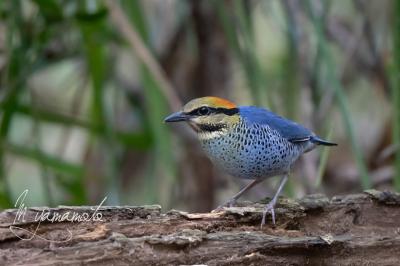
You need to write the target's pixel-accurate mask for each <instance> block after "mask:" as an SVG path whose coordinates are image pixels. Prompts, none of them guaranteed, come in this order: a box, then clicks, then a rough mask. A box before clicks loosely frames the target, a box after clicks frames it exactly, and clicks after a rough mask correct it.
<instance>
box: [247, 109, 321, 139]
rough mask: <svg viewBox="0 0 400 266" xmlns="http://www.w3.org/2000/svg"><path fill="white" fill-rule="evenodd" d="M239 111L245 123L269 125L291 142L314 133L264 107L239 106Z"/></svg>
mask: <svg viewBox="0 0 400 266" xmlns="http://www.w3.org/2000/svg"><path fill="white" fill-rule="evenodd" d="M239 113H240V116H241V117H242V118H243V119H245V121H246V122H247V123H256V124H259V125H266V126H269V127H270V128H271V129H274V130H276V131H278V132H279V133H280V134H281V135H282V137H284V138H286V139H287V140H289V141H292V142H296V141H301V140H304V139H307V138H309V137H310V136H313V135H314V134H313V133H312V132H311V131H310V130H309V129H307V128H305V127H303V126H302V125H299V124H297V123H295V122H293V121H291V120H289V119H286V118H283V117H281V116H279V115H277V114H275V113H273V112H271V111H269V110H267V109H264V108H260V107H256V106H240V107H239Z"/></svg>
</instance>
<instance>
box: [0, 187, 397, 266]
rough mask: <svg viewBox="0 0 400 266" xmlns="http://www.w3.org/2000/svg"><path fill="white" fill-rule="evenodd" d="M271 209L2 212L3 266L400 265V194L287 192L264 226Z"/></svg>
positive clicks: (129, 208) (0, 257)
mask: <svg viewBox="0 0 400 266" xmlns="http://www.w3.org/2000/svg"><path fill="white" fill-rule="evenodd" d="M263 206H264V205H263V204H260V203H249V202H242V203H239V206H238V207H232V208H225V209H224V210H223V211H220V212H211V213H186V212H181V211H177V210H171V211H168V212H167V213H162V212H161V207H160V206H158V205H151V206H140V207H132V206H120V207H100V208H99V209H98V210H96V206H94V207H91V206H82V207H68V206H60V207H58V208H44V207H41V208H26V209H24V208H21V209H9V210H3V211H1V213H0V265H11V264H19V265H25V264H30V265H53V264H61V265H64V264H69V265H74V264H93V265H110V264H112V265H192V264H204V265H228V264H229V265H307V264H310V265H400V194H395V193H391V192H379V191H375V190H369V191H365V192H364V193H362V194H355V195H345V196H335V197H333V198H332V199H328V198H326V197H325V196H323V195H310V196H308V197H305V198H303V199H300V200H296V201H295V200H290V199H286V198H281V199H280V201H279V204H278V206H277V209H276V214H277V224H276V226H273V225H272V224H271V221H270V219H269V220H268V223H267V224H266V225H265V226H264V227H263V228H260V221H261V214H262V210H263ZM73 218H75V220H74V219H73ZM78 218H79V219H81V221H80V222H79V221H78ZM84 218H85V219H84ZM269 218H270V217H269ZM35 219H36V221H35ZM39 220H40V222H39Z"/></svg>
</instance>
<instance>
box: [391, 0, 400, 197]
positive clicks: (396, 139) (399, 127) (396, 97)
mask: <svg viewBox="0 0 400 266" xmlns="http://www.w3.org/2000/svg"><path fill="white" fill-rule="evenodd" d="M394 6H395V8H394V10H395V11H394V26H393V37H394V38H393V54H394V66H393V68H394V69H393V72H392V73H393V86H392V99H393V109H394V110H393V144H394V146H395V147H396V154H395V175H394V187H395V189H396V190H397V191H400V0H396V1H395V3H394Z"/></svg>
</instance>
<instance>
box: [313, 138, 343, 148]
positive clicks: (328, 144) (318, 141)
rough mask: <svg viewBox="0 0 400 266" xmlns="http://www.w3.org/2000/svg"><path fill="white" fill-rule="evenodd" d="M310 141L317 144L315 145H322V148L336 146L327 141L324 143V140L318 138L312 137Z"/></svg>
mask: <svg viewBox="0 0 400 266" xmlns="http://www.w3.org/2000/svg"><path fill="white" fill-rule="evenodd" d="M310 141H311V142H312V143H315V144H317V145H324V146H337V143H333V142H329V141H326V140H323V139H320V138H319V137H317V136H313V137H311V138H310Z"/></svg>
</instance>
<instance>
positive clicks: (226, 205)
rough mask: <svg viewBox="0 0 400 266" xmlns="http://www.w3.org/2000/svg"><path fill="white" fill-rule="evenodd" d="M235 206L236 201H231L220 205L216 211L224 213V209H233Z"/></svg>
mask: <svg viewBox="0 0 400 266" xmlns="http://www.w3.org/2000/svg"><path fill="white" fill-rule="evenodd" d="M234 205H236V200H235V199H230V200H228V201H227V202H225V203H224V204H221V205H219V206H218V207H217V208H216V209H215V210H214V211H222V210H223V209H224V207H233V206H234Z"/></svg>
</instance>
